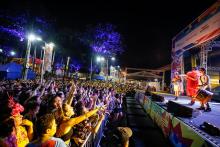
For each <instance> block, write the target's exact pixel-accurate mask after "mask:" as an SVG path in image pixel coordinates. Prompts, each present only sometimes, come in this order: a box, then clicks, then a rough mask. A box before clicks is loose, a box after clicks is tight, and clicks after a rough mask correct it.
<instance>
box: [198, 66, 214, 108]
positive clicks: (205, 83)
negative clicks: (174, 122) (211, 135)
mask: <svg viewBox="0 0 220 147" xmlns="http://www.w3.org/2000/svg"><path fill="white" fill-rule="evenodd" d="M199 72H200V76H199V85H198V86H199V89H201V90H209V91H210V90H211V86H210V77H209V76H208V75H207V74H206V70H205V68H200V69H199ZM209 99H210V98H209V97H207V98H205V99H204V101H200V103H201V107H200V108H199V109H200V110H205V111H211V108H210V106H209V103H208V101H209ZM205 105H206V108H205Z"/></svg>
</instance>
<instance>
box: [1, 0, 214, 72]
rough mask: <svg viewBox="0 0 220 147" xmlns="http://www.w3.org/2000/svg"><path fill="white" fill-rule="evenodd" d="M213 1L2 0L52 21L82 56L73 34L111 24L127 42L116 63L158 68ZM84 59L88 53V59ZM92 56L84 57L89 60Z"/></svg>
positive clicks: (70, 50)
mask: <svg viewBox="0 0 220 147" xmlns="http://www.w3.org/2000/svg"><path fill="white" fill-rule="evenodd" d="M214 2H215V0H184V1H178V0H176V1H162V0H161V1H158V0H157V1H145V2H138V1H131V2H128V1H121V2H119V0H118V1H110V0H108V1H104V0H102V1H93V2H86V1H82V0H81V1H80V2H79V1H75V0H74V1H72V2H71V3H70V1H64V0H62V1H60V2H55V1H47V2H45V1H7V2H5V3H4V4H3V3H2V1H1V3H2V4H1V6H0V7H1V8H2V9H7V10H9V11H14V10H19V11H21V10H25V11H28V12H29V13H30V14H31V15H41V16H45V17H46V18H49V19H51V20H54V23H55V25H54V26H55V30H56V32H57V33H58V34H57V35H58V36H59V35H60V36H62V39H59V40H58V42H56V43H57V44H59V45H58V46H59V47H60V49H62V51H63V52H65V53H66V54H73V55H74V56H75V57H76V58H78V60H82V59H85V58H84V57H87V56H88V55H87V53H86V52H85V51H84V47H83V46H82V45H80V44H79V42H77V41H76V39H75V38H74V33H75V32H77V31H81V30H83V29H84V28H85V26H86V25H88V24H98V23H112V24H114V25H116V26H117V31H118V32H120V33H121V34H122V36H123V39H124V45H125V46H126V48H125V52H124V53H123V54H122V55H120V56H117V58H119V60H118V62H117V64H119V65H121V66H126V67H140V68H157V67H160V66H163V65H166V64H169V63H170V61H171V57H170V51H171V39H172V37H174V36H175V35H176V34H177V33H178V32H179V31H181V30H182V29H183V28H184V27H186V26H187V25H188V24H189V23H190V22H191V21H193V20H194V19H195V18H196V17H198V16H199V15H200V14H201V13H202V12H204V11H205V10H206V9H207V8H208V7H210V6H211V5H212V4H213V3H214ZM86 59H88V58H86ZM89 63H90V61H89V60H87V61H84V64H87V65H89Z"/></svg>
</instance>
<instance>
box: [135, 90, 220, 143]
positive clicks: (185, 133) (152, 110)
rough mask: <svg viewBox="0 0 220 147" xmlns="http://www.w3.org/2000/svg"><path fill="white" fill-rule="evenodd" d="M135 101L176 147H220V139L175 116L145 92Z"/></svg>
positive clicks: (141, 92) (139, 94)
mask: <svg viewBox="0 0 220 147" xmlns="http://www.w3.org/2000/svg"><path fill="white" fill-rule="evenodd" d="M155 94H160V93H155ZM168 95H170V94H168ZM135 99H136V100H138V101H139V102H140V104H141V105H142V107H143V108H144V110H145V111H146V113H147V114H149V115H150V117H151V119H152V120H153V121H154V123H155V124H157V126H158V127H160V128H161V129H162V132H163V134H164V136H165V137H167V138H169V140H170V141H171V143H172V144H173V145H174V146H178V147H179V146H186V147H202V146H203V147H210V146H216V147H220V137H214V136H210V135H209V134H207V133H205V132H203V131H202V130H200V129H198V127H195V126H193V125H189V124H187V122H184V121H183V120H182V119H181V118H179V117H175V116H173V115H172V114H171V113H169V112H168V111H167V110H166V109H165V108H164V107H163V106H161V105H159V104H158V103H157V102H154V101H152V100H151V99H150V96H145V95H144V92H143V91H137V92H136V94H135ZM219 119H220V118H219Z"/></svg>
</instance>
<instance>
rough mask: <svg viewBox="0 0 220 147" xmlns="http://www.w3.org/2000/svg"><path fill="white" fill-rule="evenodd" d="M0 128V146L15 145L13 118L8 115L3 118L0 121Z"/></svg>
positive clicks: (13, 146) (11, 146)
mask: <svg viewBox="0 0 220 147" xmlns="http://www.w3.org/2000/svg"><path fill="white" fill-rule="evenodd" d="M0 128H1V131H0V146H1V147H17V139H16V133H15V122H14V119H13V118H12V117H8V118H7V119H5V120H3V121H2V122H1V123H0Z"/></svg>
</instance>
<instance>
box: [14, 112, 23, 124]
mask: <svg viewBox="0 0 220 147" xmlns="http://www.w3.org/2000/svg"><path fill="white" fill-rule="evenodd" d="M13 118H14V121H15V126H20V125H21V124H22V118H23V116H22V115H21V114H18V115H16V116H13Z"/></svg>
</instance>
